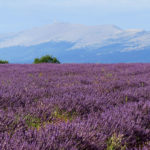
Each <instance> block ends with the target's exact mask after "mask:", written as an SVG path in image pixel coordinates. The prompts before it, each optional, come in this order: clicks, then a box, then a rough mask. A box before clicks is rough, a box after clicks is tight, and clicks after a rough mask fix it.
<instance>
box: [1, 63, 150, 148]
mask: <svg viewBox="0 0 150 150" xmlns="http://www.w3.org/2000/svg"><path fill="white" fill-rule="evenodd" d="M138 149H139V150H140V149H141V150H149V149H150V64H113V65H112V64H111V65H109V64H107V65H106V64H61V65H59V64H38V65H13V64H12V65H11V64H8V65H0V150H138Z"/></svg>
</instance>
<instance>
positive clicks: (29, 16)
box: [0, 0, 150, 34]
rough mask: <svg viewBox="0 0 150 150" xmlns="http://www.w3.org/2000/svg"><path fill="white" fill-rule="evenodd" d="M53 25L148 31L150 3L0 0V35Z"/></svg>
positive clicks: (135, 0)
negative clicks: (108, 25)
mask: <svg viewBox="0 0 150 150" xmlns="http://www.w3.org/2000/svg"><path fill="white" fill-rule="evenodd" d="M54 22H66V23H74V24H85V25H103V24H113V25H116V26H118V27H120V28H122V29H129V28H130V29H133V28H135V29H145V30H149V31H150V0H0V34H3V33H9V32H19V31H22V30H27V29H31V28H34V27H39V26H44V25H47V24H52V23H54Z"/></svg>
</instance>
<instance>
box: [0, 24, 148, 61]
mask: <svg viewBox="0 0 150 150" xmlns="http://www.w3.org/2000/svg"><path fill="white" fill-rule="evenodd" d="M58 48H61V49H60V50H59V49H58ZM149 48H150V32H149V31H145V30H142V29H127V30H124V29H121V28H119V27H117V26H115V25H95V26H87V25H82V24H70V23H54V24H50V25H47V26H44V27H37V28H33V29H30V30H26V31H21V32H18V33H11V34H6V35H4V34H3V35H0V59H6V60H9V61H10V62H11V63H19V62H21V63H31V60H32V61H33V59H34V58H35V57H40V56H42V55H45V54H52V55H55V56H57V57H58V58H59V59H60V60H62V62H75V63H78V62H84V60H86V61H85V63H86V62H88V59H86V57H88V58H89V62H93V63H95V62H104V63H105V62H106V63H107V62H108V61H105V59H103V58H102V56H103V57H107V55H108V56H109V57H110V61H109V62H112V63H114V61H113V60H114V58H112V57H115V56H116V55H117V57H118V59H119V56H120V57H122V56H125V55H130V54H131V53H134V55H136V53H139V52H138V51H146V52H145V53H146V54H147V52H149ZM129 52H131V53H129ZM125 53H126V54H125ZM132 55H133V54H132ZM137 55H138V54H137ZM11 56H13V58H11ZM72 56H74V57H75V58H76V59H75V58H73V57H72ZM69 57H70V58H69ZM92 57H95V60H94V58H92ZM129 57H130V56H129ZM139 57H140V59H138V58H137V60H133V62H135V61H137V62H143V61H144V56H143V58H142V57H141V56H139ZM71 60H73V61H71ZM102 60H103V61H102ZM111 60H112V61H111ZM130 60H131V62H132V59H130ZM120 61H121V60H120ZM149 61H150V60H149ZM115 62H118V61H115ZM123 62H128V60H127V61H123Z"/></svg>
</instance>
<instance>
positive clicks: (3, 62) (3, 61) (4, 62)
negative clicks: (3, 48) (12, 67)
mask: <svg viewBox="0 0 150 150" xmlns="http://www.w3.org/2000/svg"><path fill="white" fill-rule="evenodd" d="M0 64H8V61H6V60H0Z"/></svg>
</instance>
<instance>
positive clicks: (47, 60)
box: [34, 55, 60, 64]
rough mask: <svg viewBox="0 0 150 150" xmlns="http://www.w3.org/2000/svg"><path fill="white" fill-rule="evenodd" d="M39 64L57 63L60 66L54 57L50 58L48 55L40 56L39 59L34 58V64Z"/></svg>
mask: <svg viewBox="0 0 150 150" xmlns="http://www.w3.org/2000/svg"><path fill="white" fill-rule="evenodd" d="M39 63H57V64H60V62H59V60H58V59H57V58H56V57H52V56H50V55H45V56H42V57H41V58H35V59H34V64H39Z"/></svg>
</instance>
